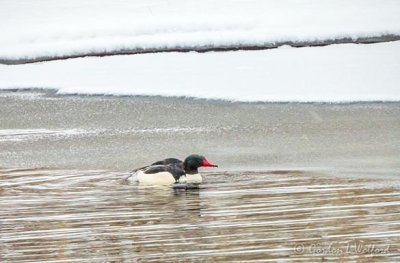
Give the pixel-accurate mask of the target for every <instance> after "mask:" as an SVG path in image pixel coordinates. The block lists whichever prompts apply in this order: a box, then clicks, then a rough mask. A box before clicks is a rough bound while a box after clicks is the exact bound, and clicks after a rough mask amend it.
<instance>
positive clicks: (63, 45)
mask: <svg viewBox="0 0 400 263" xmlns="http://www.w3.org/2000/svg"><path fill="white" fill-rule="evenodd" d="M399 14H400V1H398V0H331V1H330V0H324V1H321V0H279V1H277V0H218V1H215V0H135V1H123V0H115V1H111V0H107V1H106V0H57V1H54V0H18V1H15V0H2V1H1V2H0V32H1V36H0V60H2V61H3V62H4V61H7V60H18V59H20V60H21V59H22V60H23V59H36V58H44V57H50V58H51V57H65V56H74V55H84V54H93V53H103V54H107V53H113V52H115V51H120V50H153V49H156V50H160V49H175V48H189V49H190V48H199V47H200V48H201V47H235V46H265V45H271V44H272V45H273V44H274V43H277V42H285V41H293V42H302V41H303V42H304V41H306V42H313V41H321V40H326V39H337V38H360V37H371V36H382V35H391V34H393V35H400V15H399Z"/></svg>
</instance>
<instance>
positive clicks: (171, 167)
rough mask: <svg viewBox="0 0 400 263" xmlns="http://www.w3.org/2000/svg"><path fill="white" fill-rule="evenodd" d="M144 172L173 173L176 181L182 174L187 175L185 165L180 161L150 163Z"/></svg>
mask: <svg viewBox="0 0 400 263" xmlns="http://www.w3.org/2000/svg"><path fill="white" fill-rule="evenodd" d="M143 172H144V173H145V174H155V173H161V172H168V173H170V174H172V176H173V177H174V179H175V180H176V181H178V180H179V178H180V177H181V176H182V175H185V170H184V169H183V165H182V164H179V163H172V164H168V165H150V166H148V167H147V168H145V169H144V170H143Z"/></svg>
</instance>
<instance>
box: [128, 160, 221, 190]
mask: <svg viewBox="0 0 400 263" xmlns="http://www.w3.org/2000/svg"><path fill="white" fill-rule="evenodd" d="M199 167H218V165H215V164H212V163H210V162H209V161H208V160H207V159H206V158H205V157H204V156H202V155H198V154H192V155H189V156H188V157H186V159H185V160H184V161H183V162H182V161H181V160H179V159H176V158H168V159H164V160H162V161H158V162H155V163H153V164H151V165H149V166H145V167H141V168H138V169H135V170H133V171H132V172H133V174H135V175H136V180H137V181H139V183H141V184H152V185H170V184H175V183H190V184H200V183H201V182H202V181H203V179H202V177H201V175H200V174H199V171H198V168H199Z"/></svg>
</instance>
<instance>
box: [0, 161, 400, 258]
mask: <svg viewBox="0 0 400 263" xmlns="http://www.w3.org/2000/svg"><path fill="white" fill-rule="evenodd" d="M125 176H126V175H125V174H122V173H116V172H109V171H77V170H47V169H36V170H6V169H3V170H1V173H0V218H1V221H0V222H1V228H0V259H1V260H0V261H1V262H35V261H36V262H137V261H142V260H145V261H146V262H147V261H149V262H152V261H154V262H159V261H164V262H165V261H182V262H184V261H198V262H202V261H233V262H257V261H260V262H268V261H271V262H276V261H279V262H289V261H304V262H316V261H344V262H347V261H349V262H352V261H353V262H371V261H376V262H382V261H392V262H395V261H399V260H400V250H399V248H400V223H399V222H400V193H399V191H398V188H397V187H393V186H391V184H378V183H377V181H374V180H373V179H346V178H332V177H326V176H322V175H318V174H312V173H306V172H300V171H286V172H285V171H281V172H279V171H278V172H257V173H256V172H241V173H214V174H207V175H206V176H205V177H206V183H205V184H204V185H203V186H202V188H201V189H197V190H188V191H186V190H182V189H179V190H177V189H175V190H174V189H171V188H159V187H144V186H140V185H133V184H127V183H126V182H124V180H123V178H124V177H125ZM368 246H370V247H373V249H375V250H373V251H372V250H371V249H369V250H368V249H367V248H368ZM361 248H363V249H364V250H361Z"/></svg>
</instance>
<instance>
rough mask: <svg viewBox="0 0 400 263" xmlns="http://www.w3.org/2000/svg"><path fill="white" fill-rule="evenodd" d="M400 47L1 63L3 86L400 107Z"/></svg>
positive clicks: (353, 46) (352, 46)
mask: <svg viewBox="0 0 400 263" xmlns="http://www.w3.org/2000/svg"><path fill="white" fill-rule="evenodd" d="M399 72H400V41H397V42H389V43H380V44H371V45H356V44H344V45H332V46H326V47H312V48H300V49H298V48H290V47H289V48H285V47H283V48H278V49H273V50H263V51H236V52H210V53H158V54H145V55H131V56H113V57H104V58H98V57H90V58H89V57H87V58H80V59H71V60H60V61H52V62H46V63H37V64H25V65H18V66H6V65H0V88H3V89H9V88H54V89H58V90H59V93H65V94H71V93H76V94H113V95H162V96H189V97H197V98H209V99H225V100H234V101H327V102H338V101H340V102H341V101H371V100H385V101H399V100H400V88H399V83H400V74H399Z"/></svg>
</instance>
